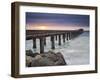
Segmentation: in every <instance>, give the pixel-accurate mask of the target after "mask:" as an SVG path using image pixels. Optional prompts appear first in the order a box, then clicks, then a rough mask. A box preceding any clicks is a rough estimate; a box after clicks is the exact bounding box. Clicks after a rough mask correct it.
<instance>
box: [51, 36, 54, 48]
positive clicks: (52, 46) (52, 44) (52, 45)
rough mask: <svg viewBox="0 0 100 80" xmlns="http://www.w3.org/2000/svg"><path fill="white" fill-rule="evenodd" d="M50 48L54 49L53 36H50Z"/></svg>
mask: <svg viewBox="0 0 100 80" xmlns="http://www.w3.org/2000/svg"><path fill="white" fill-rule="evenodd" d="M51 49H55V42H54V36H51Z"/></svg>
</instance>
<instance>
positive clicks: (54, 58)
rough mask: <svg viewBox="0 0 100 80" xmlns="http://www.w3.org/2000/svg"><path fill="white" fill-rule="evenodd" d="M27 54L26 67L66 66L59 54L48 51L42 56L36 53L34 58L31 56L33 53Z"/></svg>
mask: <svg viewBox="0 0 100 80" xmlns="http://www.w3.org/2000/svg"><path fill="white" fill-rule="evenodd" d="M29 54H30V53H29ZM29 54H28V55H27V63H28V64H27V63H26V64H27V66H28V67H34V66H57V65H66V62H65V60H64V57H63V55H62V54H61V53H60V52H58V53H54V52H52V51H48V52H45V53H42V54H41V53H40V54H39V53H36V54H35V56H33V54H34V53H32V54H30V55H29ZM28 58H30V59H28Z"/></svg>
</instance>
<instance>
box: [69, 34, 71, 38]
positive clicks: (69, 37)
mask: <svg viewBox="0 0 100 80" xmlns="http://www.w3.org/2000/svg"><path fill="white" fill-rule="evenodd" d="M69 40H71V32H69Z"/></svg>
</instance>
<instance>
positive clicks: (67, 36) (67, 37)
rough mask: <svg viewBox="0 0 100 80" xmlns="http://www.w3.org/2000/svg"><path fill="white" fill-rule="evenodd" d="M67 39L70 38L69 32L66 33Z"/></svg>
mask: <svg viewBox="0 0 100 80" xmlns="http://www.w3.org/2000/svg"><path fill="white" fill-rule="evenodd" d="M66 39H67V41H68V40H69V33H67V34H66Z"/></svg>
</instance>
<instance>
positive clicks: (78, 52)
mask: <svg viewBox="0 0 100 80" xmlns="http://www.w3.org/2000/svg"><path fill="white" fill-rule="evenodd" d="M36 41H37V43H36V44H37V48H36V49H33V48H32V47H33V41H32V40H27V41H26V50H29V49H31V50H32V51H33V53H35V52H40V48H39V47H40V45H39V39H37V40H36ZM46 43H47V44H46V46H45V49H44V50H45V52H47V51H49V50H52V49H51V41H50V37H47V38H46ZM61 43H62V45H61V46H59V45H58V40H57V41H56V40H55V49H54V50H52V51H54V52H61V53H62V54H63V56H64V59H65V61H66V62H67V64H68V65H77V64H79V65H83V64H89V32H84V33H82V34H81V35H79V36H78V37H76V38H74V39H72V40H70V41H67V40H66V42H65V43H63V41H62V39H61Z"/></svg>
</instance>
